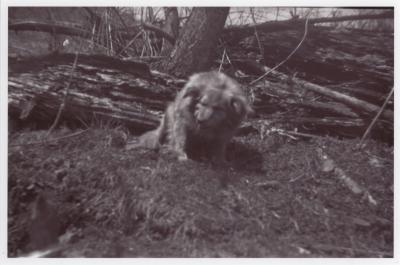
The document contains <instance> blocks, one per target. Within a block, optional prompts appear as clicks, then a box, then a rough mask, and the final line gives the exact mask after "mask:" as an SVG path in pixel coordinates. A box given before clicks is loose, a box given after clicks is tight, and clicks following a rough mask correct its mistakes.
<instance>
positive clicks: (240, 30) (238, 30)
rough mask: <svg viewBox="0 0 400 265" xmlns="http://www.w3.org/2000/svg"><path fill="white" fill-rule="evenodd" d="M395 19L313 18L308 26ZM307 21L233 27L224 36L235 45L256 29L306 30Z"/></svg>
mask: <svg viewBox="0 0 400 265" xmlns="http://www.w3.org/2000/svg"><path fill="white" fill-rule="evenodd" d="M393 18H394V12H393V11H387V12H383V13H381V14H368V15H351V16H341V17H323V18H313V19H309V20H308V24H309V25H315V24H321V23H330V22H342V21H354V20H366V19H393ZM305 21H306V19H289V20H284V21H267V22H264V23H261V24H257V25H244V26H232V27H228V28H226V29H225V30H224V32H223V36H224V38H225V39H227V40H228V41H229V42H230V43H233V42H237V41H239V40H241V39H243V38H245V37H247V36H251V35H253V34H254V30H255V29H256V30H257V31H260V32H263V33H271V32H277V31H284V30H293V29H304V24H305Z"/></svg>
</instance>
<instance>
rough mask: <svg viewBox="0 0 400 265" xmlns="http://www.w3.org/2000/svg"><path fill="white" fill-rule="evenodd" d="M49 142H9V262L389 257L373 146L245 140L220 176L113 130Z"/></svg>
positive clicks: (388, 208) (381, 160)
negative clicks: (134, 145)
mask: <svg viewBox="0 0 400 265" xmlns="http://www.w3.org/2000/svg"><path fill="white" fill-rule="evenodd" d="M46 133H47V131H27V130H25V131H20V132H16V133H14V134H11V135H9V149H8V255H9V257H16V256H24V255H28V254H30V255H33V251H34V250H39V249H41V250H49V251H48V252H49V253H48V254H47V256H50V257H393V189H394V188H393V147H391V146H386V145H385V144H382V143H380V142H376V141H374V140H368V141H367V142H366V146H365V147H364V148H363V149H361V150H360V149H357V148H356V146H357V143H358V141H359V140H358V139H354V140H340V141H339V140H337V139H333V138H319V139H313V140H304V139H294V138H291V137H288V136H285V135H279V134H270V135H268V136H266V137H263V139H262V137H260V135H259V134H249V135H246V136H241V137H236V138H235V139H234V140H233V142H232V143H231V144H230V146H229V148H228V154H229V155H228V161H229V165H228V166H224V167H221V166H214V165H212V164H210V163H209V162H208V161H202V160H189V161H186V162H178V161H177V160H176V159H175V157H174V156H173V155H171V154H170V153H168V152H166V151H161V152H159V153H156V152H154V151H151V150H145V149H130V150H128V149H127V148H126V145H125V140H126V139H125V136H126V135H127V134H126V133H125V132H123V130H121V129H120V128H109V127H108V128H107V127H100V126H99V128H95V127H93V128H90V129H88V130H86V131H82V132H81V133H80V134H77V135H76V134H75V135H73V136H69V137H66V138H60V137H64V136H66V135H71V134H73V133H76V132H74V131H71V130H69V129H59V130H57V131H55V132H53V133H52V135H51V136H50V137H47V138H46V137H45V136H46ZM44 138H45V139H47V141H42V140H41V139H44ZM57 138H60V139H59V140H50V139H57ZM134 139H135V138H134V137H133V136H129V135H128V141H131V140H134ZM321 154H323V155H322V156H321ZM324 156H325V157H326V156H328V157H329V158H327V159H325V160H324V159H323V158H322V157H324ZM344 174H345V175H346V177H343V176H344ZM357 189H358V191H357ZM41 255H42V256H45V255H44V253H43V252H42V254H41Z"/></svg>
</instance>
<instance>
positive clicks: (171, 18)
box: [161, 7, 179, 56]
mask: <svg viewBox="0 0 400 265" xmlns="http://www.w3.org/2000/svg"><path fill="white" fill-rule="evenodd" d="M164 13H165V23H164V25H163V27H162V29H163V31H165V32H166V33H168V34H170V35H171V36H172V37H174V39H175V40H176V39H177V38H178V35H179V16H178V8H176V7H164ZM173 47H174V46H173V43H170V42H168V41H165V40H164V41H163V45H162V50H161V55H162V56H167V55H169V54H170V53H171V50H172V48H173Z"/></svg>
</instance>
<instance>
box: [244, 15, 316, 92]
mask: <svg viewBox="0 0 400 265" xmlns="http://www.w3.org/2000/svg"><path fill="white" fill-rule="evenodd" d="M310 14H311V12H309V13H308V15H307V18H306V22H305V25H304V35H303V38H302V39H301V41H300V42H299V44H298V45H297V46H296V48H294V50H293V51H292V52H291V53H290V54H289V55H288V57H286V59H284V60H283V61H282V62H280V63H278V64H277V65H276V66H274V67H273V68H271V69H269V70H268V71H267V72H266V73H264V74H263V75H262V76H260V77H259V78H257V79H256V80H254V81H251V82H250V85H252V84H254V83H257V82H258V81H260V80H261V79H263V78H264V77H266V76H267V75H268V74H269V73H271V72H272V71H274V70H275V69H277V68H278V67H279V66H281V65H282V64H284V63H285V62H287V61H288V60H289V59H290V57H292V56H293V54H294V53H295V52H296V51H297V50H298V49H299V48H300V46H301V44H303V42H304V40H305V39H306V36H307V32H308V20H309V18H310Z"/></svg>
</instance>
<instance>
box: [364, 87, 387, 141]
mask: <svg viewBox="0 0 400 265" xmlns="http://www.w3.org/2000/svg"><path fill="white" fill-rule="evenodd" d="M393 92H394V86H393V87H392V90H391V91H390V93H389V95H388V96H387V97H386V100H385V102H384V103H383V105H382V107H381V108H380V110H379V111H378V113H377V114H376V115H375V118H374V119H373V120H372V122H371V124H370V125H369V126H368V128H367V130H366V131H365V133H364V135H363V137H362V138H361V140H360V143H359V144H358V147H361V146H362V144H363V142H364V140H365V138H366V137H367V135H368V134H369V133H370V131H371V129H372V127H374V125H375V123H376V121H377V120H378V118H379V116H381V114H382V112H383V110H384V109H385V107H386V105H387V103H388V102H389V99H390V98H391V97H392V95H393Z"/></svg>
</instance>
